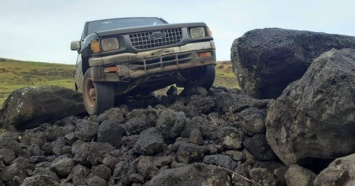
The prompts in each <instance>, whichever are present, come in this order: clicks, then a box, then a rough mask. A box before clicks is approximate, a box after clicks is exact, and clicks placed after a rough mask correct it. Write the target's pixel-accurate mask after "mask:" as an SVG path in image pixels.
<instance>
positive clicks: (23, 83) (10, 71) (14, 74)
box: [0, 60, 75, 106]
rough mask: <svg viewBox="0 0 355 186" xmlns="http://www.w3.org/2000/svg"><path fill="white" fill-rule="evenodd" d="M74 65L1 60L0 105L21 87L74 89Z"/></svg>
mask: <svg viewBox="0 0 355 186" xmlns="http://www.w3.org/2000/svg"><path fill="white" fill-rule="evenodd" d="M74 69H75V66H74V65H64V64H53V63H41V62H30V61H17V60H5V61H1V62H0V79H1V81H0V106H1V105H2V104H3V102H4V101H5V100H6V98H7V97H8V95H9V94H10V93H11V92H12V91H14V90H16V89H19V88H23V87H28V86H40V85H57V86H61V87H66V88H70V89H74V79H73V72H74Z"/></svg>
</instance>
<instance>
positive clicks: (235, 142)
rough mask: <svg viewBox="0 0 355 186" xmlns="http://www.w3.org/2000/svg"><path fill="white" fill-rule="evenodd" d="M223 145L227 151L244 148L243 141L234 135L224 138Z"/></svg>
mask: <svg viewBox="0 0 355 186" xmlns="http://www.w3.org/2000/svg"><path fill="white" fill-rule="evenodd" d="M222 145H223V147H224V148H226V149H234V150H238V149H241V148H242V140H241V139H240V138H238V137H235V136H234V135H228V136H226V137H224V138H223V142H222Z"/></svg>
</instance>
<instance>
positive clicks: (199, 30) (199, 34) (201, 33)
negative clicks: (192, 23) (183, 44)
mask: <svg viewBox="0 0 355 186" xmlns="http://www.w3.org/2000/svg"><path fill="white" fill-rule="evenodd" d="M190 34H191V38H193V39H196V38H203V37H206V32H205V28H204V27H195V28H191V29H190Z"/></svg>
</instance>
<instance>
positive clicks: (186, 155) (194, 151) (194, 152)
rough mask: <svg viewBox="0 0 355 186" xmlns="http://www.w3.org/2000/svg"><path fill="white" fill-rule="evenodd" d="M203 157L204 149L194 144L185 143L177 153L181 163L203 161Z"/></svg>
mask: <svg viewBox="0 0 355 186" xmlns="http://www.w3.org/2000/svg"><path fill="white" fill-rule="evenodd" d="M203 155H204V152H203V149H202V148H201V147H199V146H198V145H195V144H192V143H183V144H181V146H180V148H179V150H178V151H177V153H176V158H177V160H178V161H179V162H181V163H185V164H189V163H193V162H197V161H201V160H202V158H203Z"/></svg>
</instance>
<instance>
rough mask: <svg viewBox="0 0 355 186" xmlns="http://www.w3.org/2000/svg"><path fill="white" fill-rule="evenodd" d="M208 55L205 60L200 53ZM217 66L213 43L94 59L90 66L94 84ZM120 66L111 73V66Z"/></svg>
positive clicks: (91, 60) (91, 59) (90, 60)
mask: <svg viewBox="0 0 355 186" xmlns="http://www.w3.org/2000/svg"><path fill="white" fill-rule="evenodd" d="M206 52H207V53H208V54H209V55H207V56H203V57H201V56H200V55H199V54H201V53H206ZM210 64H216V55H215V45H214V43H213V41H207V42H199V43H189V44H186V45H183V46H180V47H170V48H163V49H156V50H150V51H145V52H138V53H136V54H135V53H123V54H115V55H110V56H104V57H92V58H90V59H89V65H90V67H91V69H92V70H93V72H92V74H93V76H94V77H93V80H94V81H109V82H120V81H123V80H125V79H130V78H139V77H142V76H146V75H151V74H161V73H166V72H171V71H176V70H183V69H189V68H193V67H198V66H205V65H210ZM112 66H116V67H117V68H116V69H117V71H115V72H107V70H105V69H107V67H112Z"/></svg>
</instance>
